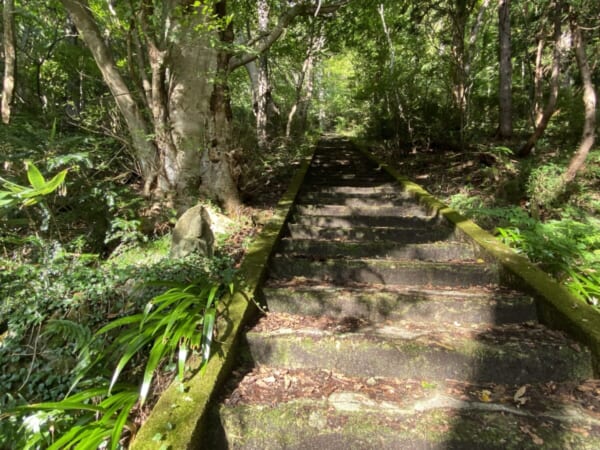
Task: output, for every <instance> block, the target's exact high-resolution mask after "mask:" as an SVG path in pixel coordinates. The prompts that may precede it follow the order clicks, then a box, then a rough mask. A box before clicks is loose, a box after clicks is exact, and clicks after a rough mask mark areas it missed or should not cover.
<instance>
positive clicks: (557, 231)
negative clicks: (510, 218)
mask: <svg viewBox="0 0 600 450" xmlns="http://www.w3.org/2000/svg"><path fill="white" fill-rule="evenodd" d="M498 232H499V234H500V236H501V238H502V240H503V241H504V242H505V243H507V244H509V245H512V246H513V247H515V248H516V249H518V250H519V251H521V252H523V253H524V254H526V255H527V256H528V257H529V259H530V260H531V261H533V262H536V263H538V264H540V266H541V267H542V268H543V269H544V270H546V271H548V272H550V273H551V274H552V275H554V277H555V278H556V279H557V280H559V281H561V282H565V283H566V285H567V286H568V287H569V289H570V290H571V292H573V294H575V295H576V296H577V297H579V298H580V299H581V300H583V301H587V302H589V303H591V304H594V305H596V304H598V300H599V299H600V274H598V272H597V269H596V268H597V267H600V223H599V222H598V221H595V220H590V221H588V222H580V221H577V220H574V219H569V218H565V219H561V220H551V221H548V222H546V223H542V222H537V221H535V222H533V225H531V223H530V224H529V226H526V227H523V228H519V227H517V226H513V227H508V228H498Z"/></svg>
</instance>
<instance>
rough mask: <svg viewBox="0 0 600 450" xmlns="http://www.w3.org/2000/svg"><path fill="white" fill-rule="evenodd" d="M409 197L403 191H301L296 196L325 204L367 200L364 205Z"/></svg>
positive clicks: (303, 201) (302, 199)
mask: <svg viewBox="0 0 600 450" xmlns="http://www.w3.org/2000/svg"><path fill="white" fill-rule="evenodd" d="M410 198H411V197H410V196H409V195H408V194H407V193H405V192H401V191H399V192H393V193H381V192H375V193H373V192H367V193H359V194H351V193H330V192H314V191H313V192H308V193H302V194H300V195H299V196H298V201H299V202H300V203H316V204H318V203H323V204H325V205H344V204H347V203H346V202H348V201H351V202H356V201H361V202H369V203H365V206H370V205H377V204H378V203H377V202H388V201H392V202H393V201H402V200H404V201H406V200H408V199H410Z"/></svg>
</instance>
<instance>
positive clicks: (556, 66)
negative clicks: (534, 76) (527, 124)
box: [519, 0, 562, 157]
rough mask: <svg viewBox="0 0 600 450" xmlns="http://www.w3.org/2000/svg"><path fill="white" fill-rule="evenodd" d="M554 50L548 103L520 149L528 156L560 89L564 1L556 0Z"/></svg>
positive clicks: (545, 122)
mask: <svg viewBox="0 0 600 450" xmlns="http://www.w3.org/2000/svg"><path fill="white" fill-rule="evenodd" d="M554 8H555V10H554V52H553V56H552V75H551V76H550V96H549V97H548V103H546V107H545V108H544V111H543V113H542V117H541V118H540V120H539V122H538V123H537V124H536V127H535V130H534V131H533V134H532V135H531V136H530V137H529V139H528V140H527V142H526V143H525V144H524V145H523V146H522V147H521V148H520V149H519V156H521V157H525V156H528V155H529V154H530V153H531V151H532V150H533V148H534V147H535V144H536V142H537V141H538V139H539V138H540V137H542V135H543V134H544V131H546V127H547V126H548V123H550V119H551V118H552V116H553V115H554V111H555V110H556V100H557V99H558V89H559V76H560V54H561V42H560V40H561V17H560V16H561V10H562V2H561V1H560V0H556V2H555V4H554Z"/></svg>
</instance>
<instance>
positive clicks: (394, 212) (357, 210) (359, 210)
mask: <svg viewBox="0 0 600 450" xmlns="http://www.w3.org/2000/svg"><path fill="white" fill-rule="evenodd" d="M296 213H297V214H302V215H307V216H341V217H352V216H371V217H377V216H385V217H407V216H420V217H427V216H430V214H429V213H428V212H427V209H426V208H424V207H422V206H419V205H418V204H416V203H409V204H407V205H405V206H403V207H402V208H398V207H397V206H383V207H379V206H345V205H297V206H296Z"/></svg>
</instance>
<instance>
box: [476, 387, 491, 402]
mask: <svg viewBox="0 0 600 450" xmlns="http://www.w3.org/2000/svg"><path fill="white" fill-rule="evenodd" d="M479 400H481V401H482V402H485V403H489V402H491V401H492V393H491V392H490V391H488V390H487V389H484V390H483V391H481V392H480V393H479Z"/></svg>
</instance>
